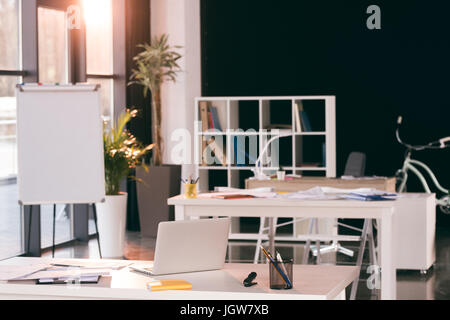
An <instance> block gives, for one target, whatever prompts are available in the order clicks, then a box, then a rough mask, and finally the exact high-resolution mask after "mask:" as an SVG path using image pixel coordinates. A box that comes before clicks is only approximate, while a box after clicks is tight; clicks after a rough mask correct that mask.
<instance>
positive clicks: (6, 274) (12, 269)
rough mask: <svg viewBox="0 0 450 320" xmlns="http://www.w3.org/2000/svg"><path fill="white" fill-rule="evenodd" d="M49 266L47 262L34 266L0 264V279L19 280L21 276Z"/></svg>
mask: <svg viewBox="0 0 450 320" xmlns="http://www.w3.org/2000/svg"><path fill="white" fill-rule="evenodd" d="M48 267H49V265H47V264H38V265H34V266H0V281H11V280H20V279H22V278H23V277H26V276H29V275H31V274H34V273H36V272H38V271H41V270H45V269H47V268H48Z"/></svg>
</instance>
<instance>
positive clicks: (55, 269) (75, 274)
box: [0, 260, 131, 283]
mask: <svg viewBox="0 0 450 320" xmlns="http://www.w3.org/2000/svg"><path fill="white" fill-rule="evenodd" d="M130 264H131V262H126V261H125V262H124V261H117V262H115V261H114V262H101V263H98V262H93V261H87V260H86V261H79V260H60V261H58V262H56V263H50V264H36V265H28V266H15V265H2V266H0V281H27V280H39V283H51V282H54V281H71V280H75V281H81V282H97V281H98V279H99V277H101V276H106V275H109V274H110V273H111V271H112V270H118V269H121V268H123V267H126V266H128V265H130Z"/></svg>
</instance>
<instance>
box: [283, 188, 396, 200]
mask: <svg viewBox="0 0 450 320" xmlns="http://www.w3.org/2000/svg"><path fill="white" fill-rule="evenodd" d="M396 196H397V195H396V194H395V193H386V192H385V191H380V190H376V189H371V188H360V189H338V188H331V187H315V188H312V189H309V190H306V191H299V192H294V193H289V194H286V195H282V197H283V198H284V199H290V200H339V199H348V200H360V201H382V200H393V199H392V198H387V197H396Z"/></svg>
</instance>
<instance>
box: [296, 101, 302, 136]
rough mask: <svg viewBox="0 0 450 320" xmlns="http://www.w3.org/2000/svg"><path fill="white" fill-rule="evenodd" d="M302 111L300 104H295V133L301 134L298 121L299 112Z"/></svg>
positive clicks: (300, 123)
mask: <svg viewBox="0 0 450 320" xmlns="http://www.w3.org/2000/svg"><path fill="white" fill-rule="evenodd" d="M302 109H303V106H302V105H301V102H300V103H295V128H296V132H297V133H302V132H303V128H302V122H301V121H300V110H302Z"/></svg>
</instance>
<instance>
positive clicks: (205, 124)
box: [199, 101, 208, 165]
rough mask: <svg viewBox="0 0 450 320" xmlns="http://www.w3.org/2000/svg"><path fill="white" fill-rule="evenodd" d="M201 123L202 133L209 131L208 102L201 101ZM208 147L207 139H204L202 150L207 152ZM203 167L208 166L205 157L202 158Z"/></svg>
mask: <svg viewBox="0 0 450 320" xmlns="http://www.w3.org/2000/svg"><path fill="white" fill-rule="evenodd" d="M199 107H200V121H201V122H202V132H206V131H208V102H206V101H200V103H199ZM207 146H208V143H207V141H206V140H205V138H202V150H205V149H206V147H207ZM202 165H206V162H205V159H204V157H202Z"/></svg>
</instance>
